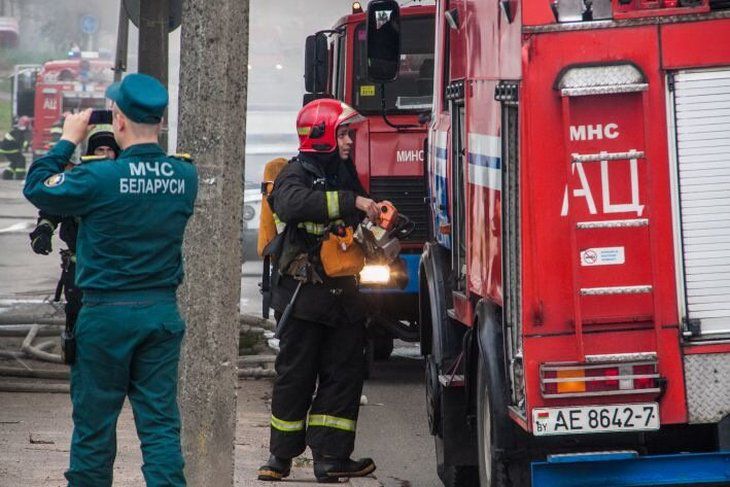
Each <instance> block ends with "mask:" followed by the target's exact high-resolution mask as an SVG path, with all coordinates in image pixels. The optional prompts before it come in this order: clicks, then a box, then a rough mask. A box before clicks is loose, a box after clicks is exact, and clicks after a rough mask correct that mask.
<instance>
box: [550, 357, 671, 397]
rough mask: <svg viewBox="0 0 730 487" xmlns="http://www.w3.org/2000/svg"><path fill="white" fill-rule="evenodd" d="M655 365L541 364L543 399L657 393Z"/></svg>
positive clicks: (657, 375) (647, 363)
mask: <svg viewBox="0 0 730 487" xmlns="http://www.w3.org/2000/svg"><path fill="white" fill-rule="evenodd" d="M658 379H659V374H658V373H657V367H656V362H643V363H637V362H633V363H622V364H594V363H589V364H578V363H571V364H567V363H553V364H549V363H545V364H542V365H541V366H540V381H541V385H542V395H543V397H579V396H609V395H624V394H645V393H650V392H659V388H658V385H657V384H658V382H657V381H658Z"/></svg>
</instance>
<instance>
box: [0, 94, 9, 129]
mask: <svg viewBox="0 0 730 487" xmlns="http://www.w3.org/2000/svg"><path fill="white" fill-rule="evenodd" d="M11 112H12V108H11V104H10V101H9V100H2V99H0V134H6V133H7V132H8V131H9V130H10V127H11V125H12V115H11Z"/></svg>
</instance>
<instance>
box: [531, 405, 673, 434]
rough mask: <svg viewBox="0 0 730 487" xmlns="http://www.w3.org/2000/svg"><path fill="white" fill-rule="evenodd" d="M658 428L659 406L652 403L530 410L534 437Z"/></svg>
mask: <svg viewBox="0 0 730 487" xmlns="http://www.w3.org/2000/svg"><path fill="white" fill-rule="evenodd" d="M658 429H659V407H658V405H657V404H656V403H647V404H612V405H610V406H581V407H572V408H541V409H533V410H532V434H534V435H535V436H547V435H575V434H584V433H605V432H611V431H649V430H658Z"/></svg>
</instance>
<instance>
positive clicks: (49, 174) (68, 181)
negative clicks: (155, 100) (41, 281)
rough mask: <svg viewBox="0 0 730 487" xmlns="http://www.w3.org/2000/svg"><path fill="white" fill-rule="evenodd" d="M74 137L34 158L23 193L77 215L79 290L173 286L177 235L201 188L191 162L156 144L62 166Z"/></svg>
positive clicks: (179, 269) (178, 265)
mask: <svg viewBox="0 0 730 487" xmlns="http://www.w3.org/2000/svg"><path fill="white" fill-rule="evenodd" d="M74 149H75V146H74V144H72V143H71V142H68V141H66V140H61V141H59V142H58V143H57V144H56V145H55V146H54V147H53V148H52V149H51V150H50V151H49V152H48V153H47V154H46V155H45V156H43V157H41V158H39V159H38V160H36V161H35V162H34V163H33V165H32V166H31V168H30V171H29V172H28V176H27V177H26V182H25V188H24V189H23V194H24V195H25V197H26V198H27V199H28V200H29V201H30V202H31V203H33V204H34V205H35V206H37V207H38V208H40V209H41V210H43V211H46V212H49V213H54V214H63V215H71V216H77V217H80V220H81V223H80V226H79V236H78V247H77V270H76V284H77V286H78V287H79V288H81V289H82V290H84V291H102V292H103V291H134V290H145V289H154V288H175V287H177V286H178V285H179V284H180V282H181V281H182V278H183V264H182V249H181V247H182V240H183V234H184V231H185V225H186V223H187V221H188V218H189V217H190V216H191V215H192V213H193V207H194V204H195V198H196V196H197V193H198V175H197V170H196V168H195V166H194V165H193V164H191V163H190V162H189V161H188V160H186V159H184V158H180V157H173V156H168V155H167V154H165V152H164V151H163V150H162V148H161V147H160V146H159V145H158V144H139V145H133V146H131V147H128V148H127V149H126V150H124V151H123V152H122V153H121V154H120V155H119V157H118V158H117V159H116V160H99V161H95V162H91V163H87V164H82V165H80V166H78V167H75V168H73V169H71V170H68V171H64V167H65V166H66V164H67V163H68V161H69V159H70V158H71V155H72V154H73V151H74Z"/></svg>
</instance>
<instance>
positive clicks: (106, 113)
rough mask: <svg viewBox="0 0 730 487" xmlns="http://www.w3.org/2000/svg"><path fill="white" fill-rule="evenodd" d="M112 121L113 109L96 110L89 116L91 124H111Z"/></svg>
mask: <svg viewBox="0 0 730 487" xmlns="http://www.w3.org/2000/svg"><path fill="white" fill-rule="evenodd" d="M111 123H112V111H111V110H94V111H92V112H91V116H90V117H89V125H98V124H106V125H111Z"/></svg>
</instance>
